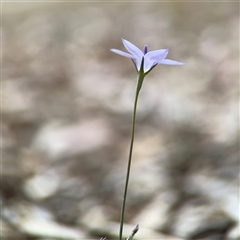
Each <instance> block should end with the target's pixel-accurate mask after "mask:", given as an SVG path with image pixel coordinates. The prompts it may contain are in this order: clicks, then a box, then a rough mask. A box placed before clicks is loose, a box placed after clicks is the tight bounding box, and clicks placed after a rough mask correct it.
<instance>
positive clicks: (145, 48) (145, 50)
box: [143, 45, 147, 55]
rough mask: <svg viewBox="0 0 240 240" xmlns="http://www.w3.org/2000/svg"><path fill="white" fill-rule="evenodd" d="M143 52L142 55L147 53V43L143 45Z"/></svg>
mask: <svg viewBox="0 0 240 240" xmlns="http://www.w3.org/2000/svg"><path fill="white" fill-rule="evenodd" d="M143 53H144V55H145V54H146V53H147V45H145V46H144V49H143Z"/></svg>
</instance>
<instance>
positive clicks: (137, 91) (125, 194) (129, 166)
mask: <svg viewBox="0 0 240 240" xmlns="http://www.w3.org/2000/svg"><path fill="white" fill-rule="evenodd" d="M144 77H145V75H144V74H141V73H139V75H138V81H137V88H136V94H135V100H134V107H133V116H132V133H131V143H130V150H129V157H128V166H127V174H126V182H125V187H124V194H123V202H122V210H121V218H120V230H119V240H122V233H123V222H124V213H125V205H126V199H127V191H128V182H129V176H130V169H131V162H132V150H133V142H134V133H135V120H136V112H137V102H138V96H139V92H140V90H141V87H142V82H143V79H144Z"/></svg>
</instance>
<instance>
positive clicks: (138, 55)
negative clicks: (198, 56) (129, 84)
mask: <svg viewBox="0 0 240 240" xmlns="http://www.w3.org/2000/svg"><path fill="white" fill-rule="evenodd" d="M122 42H123V45H124V47H125V48H126V49H127V50H128V52H129V53H126V52H123V51H121V50H118V49H111V51H112V52H114V53H117V54H119V55H121V56H123V57H127V58H131V59H132V60H133V62H134V64H135V66H136V69H137V71H138V72H143V73H144V74H146V73H148V72H150V71H151V70H152V69H153V68H154V67H155V66H156V65H157V64H166V65H185V63H182V62H177V61H174V60H170V59H166V56H167V54H168V49H159V50H155V51H151V52H148V51H147V45H145V46H144V50H143V52H142V51H141V50H140V49H139V48H138V47H136V46H135V45H134V44H132V43H130V42H129V41H127V40H125V39H123V38H122Z"/></svg>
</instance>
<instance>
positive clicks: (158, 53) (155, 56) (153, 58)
mask: <svg viewBox="0 0 240 240" xmlns="http://www.w3.org/2000/svg"><path fill="white" fill-rule="evenodd" d="M167 54H168V49H160V50H155V51H151V52H148V53H147V54H146V55H145V56H144V72H147V71H149V70H150V69H151V68H152V67H153V66H154V65H156V64H158V62H159V61H161V60H163V59H164V58H165V57H166V56H167Z"/></svg>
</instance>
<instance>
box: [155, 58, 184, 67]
mask: <svg viewBox="0 0 240 240" xmlns="http://www.w3.org/2000/svg"><path fill="white" fill-rule="evenodd" d="M158 64H166V65H179V66H180V65H185V64H186V63H183V62H177V61H174V60H170V59H163V60H161V61H159V62H158Z"/></svg>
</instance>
